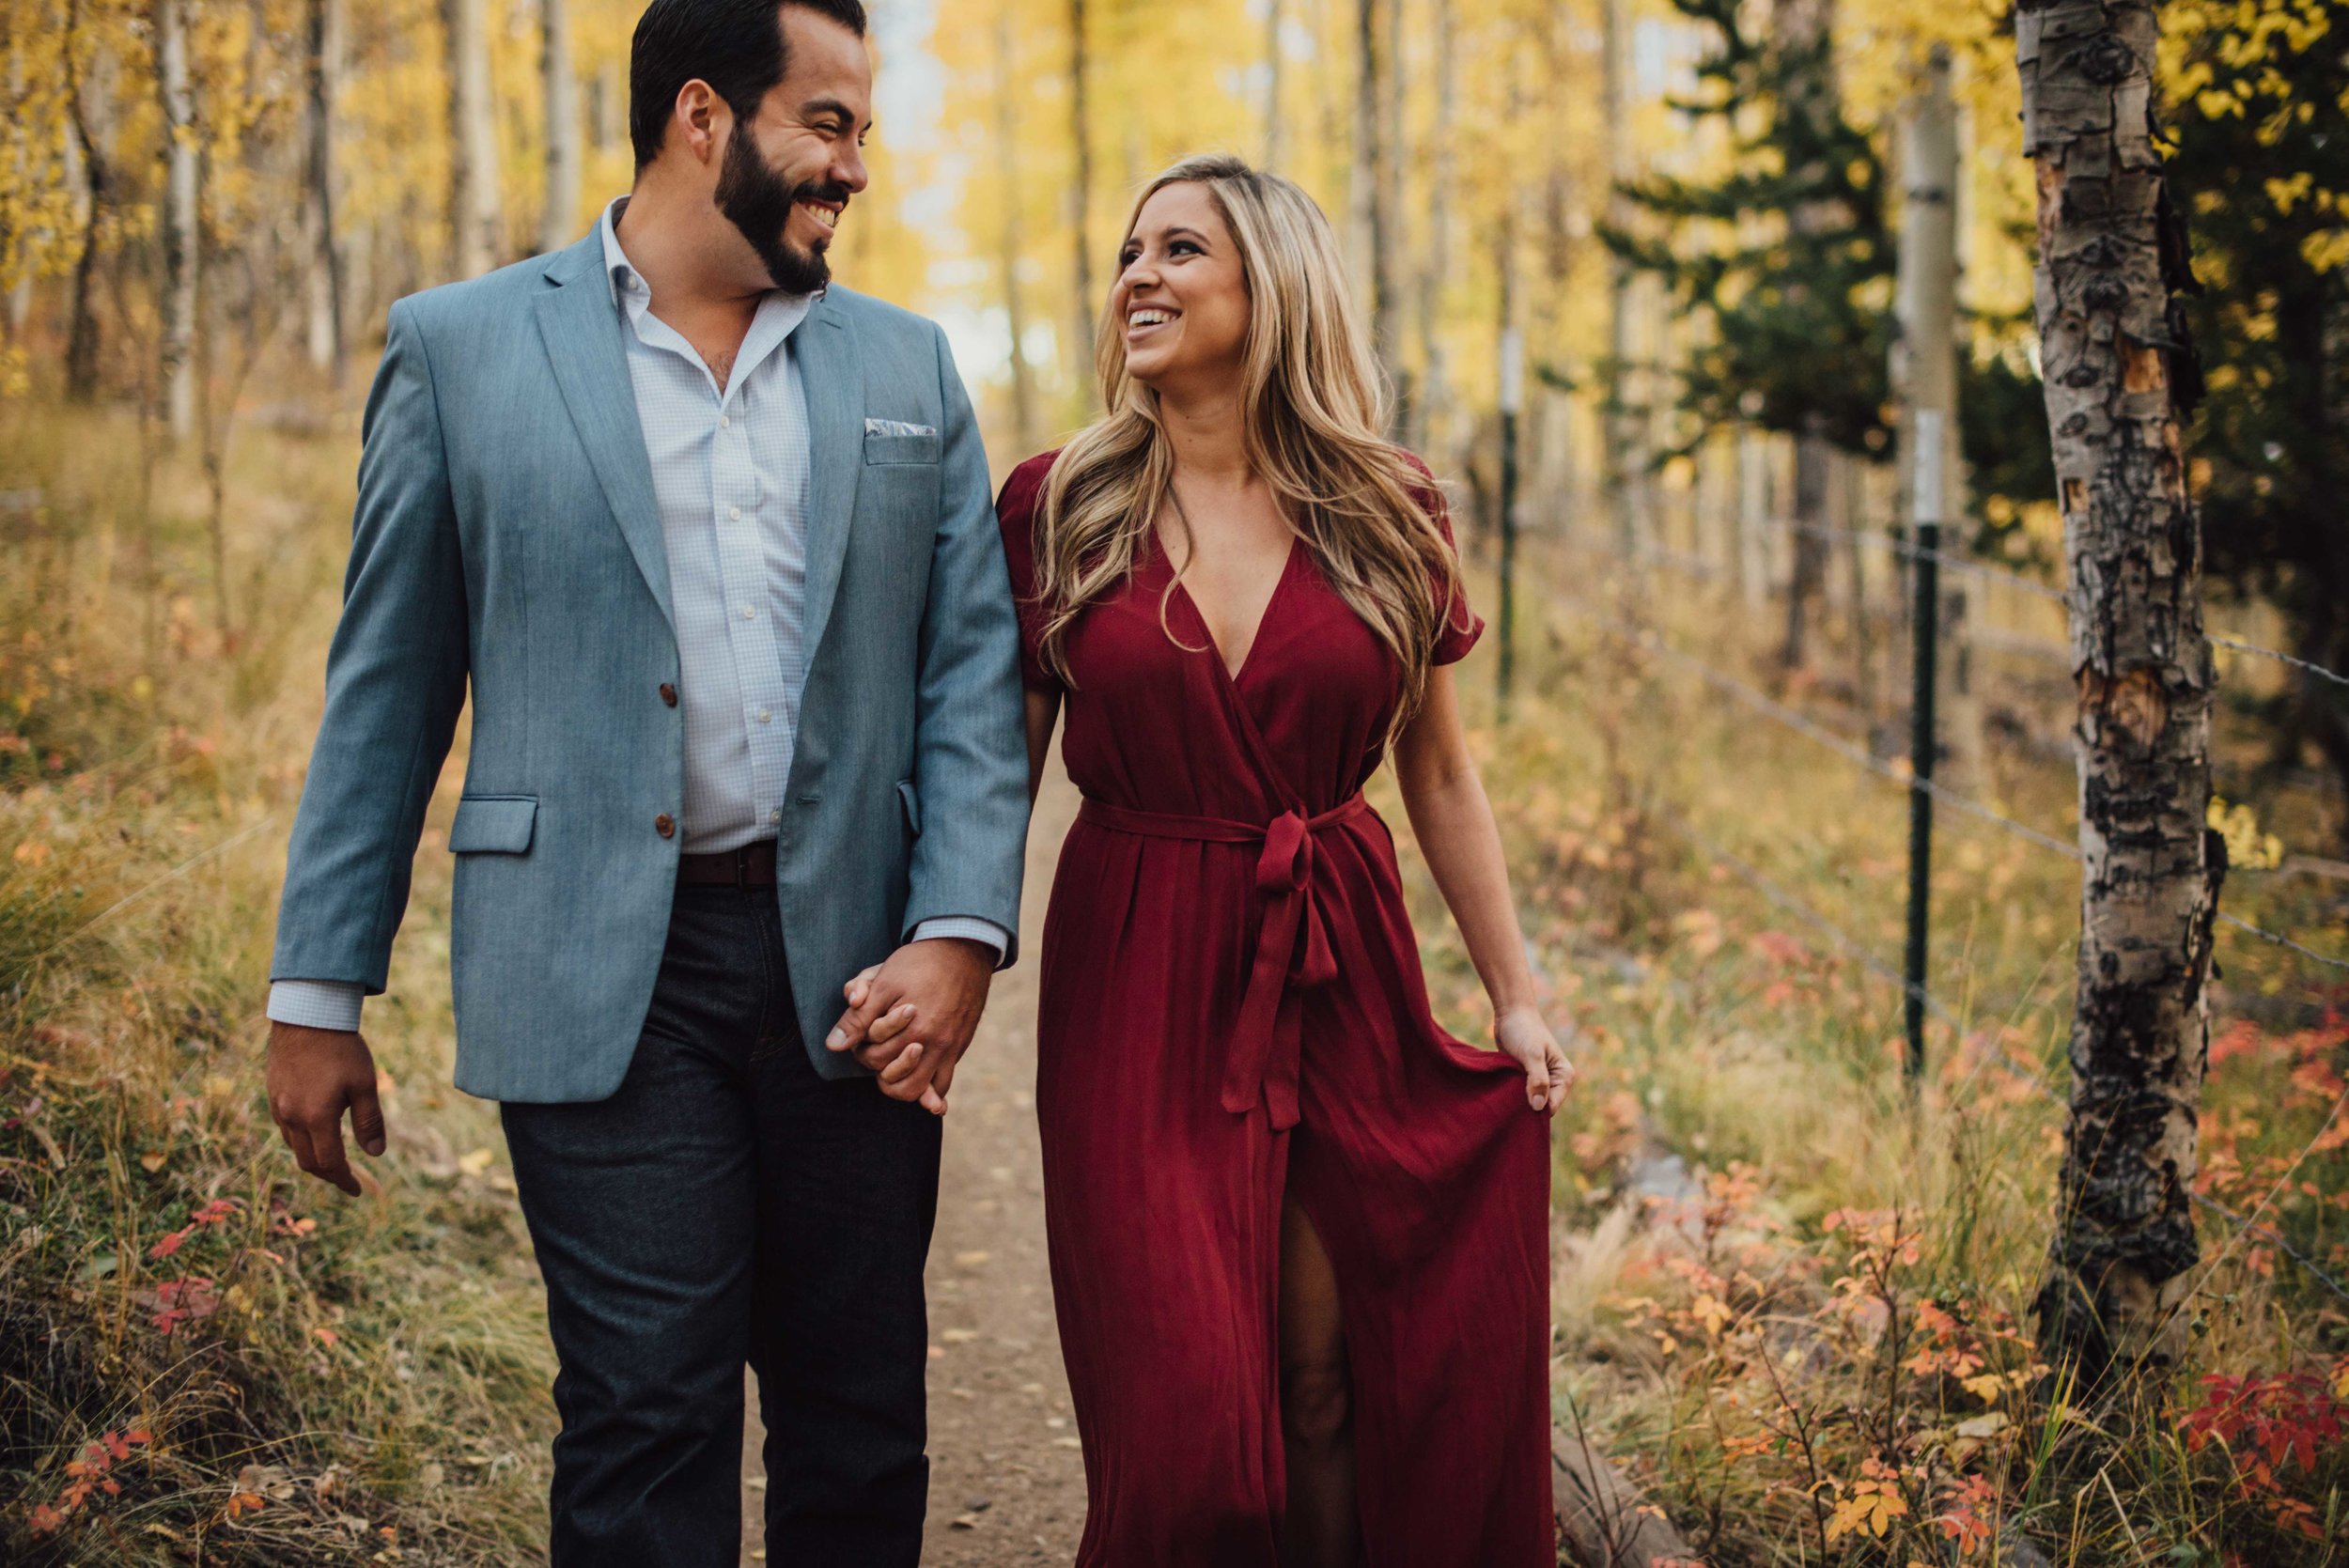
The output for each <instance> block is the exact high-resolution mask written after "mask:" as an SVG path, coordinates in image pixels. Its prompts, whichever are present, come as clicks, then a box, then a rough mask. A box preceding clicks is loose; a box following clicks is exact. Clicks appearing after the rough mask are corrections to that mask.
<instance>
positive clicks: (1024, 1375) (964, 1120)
mask: <svg viewBox="0 0 2349 1568" xmlns="http://www.w3.org/2000/svg"><path fill="white" fill-rule="evenodd" d="M1047 779H1048V782H1047V783H1046V784H1045V789H1044V796H1043V799H1042V800H1040V801H1039V802H1038V803H1037V806H1036V813H1035V823H1034V827H1033V828H1032V829H1031V830H1030V832H1029V835H1028V892H1027V897H1026V899H1025V900H1024V906H1025V908H1024V913H1023V917H1022V920H1021V930H1020V946H1021V950H1022V956H1021V959H1020V962H1019V965H1018V966H1017V967H1015V968H1014V969H1012V970H1010V971H1009V972H1007V973H1005V974H1003V975H1002V976H1000V977H999V978H998V979H997V981H996V984H995V989H994V992H993V995H992V997H991V998H990V1000H989V1001H988V1010H987V1019H986V1021H985V1022H984V1023H983V1024H982V1025H981V1026H980V1029H979V1037H978V1040H977V1042H976V1043H975V1044H974V1045H972V1048H971V1054H970V1055H969V1056H967V1057H966V1058H964V1063H963V1067H962V1070H961V1071H960V1072H959V1073H958V1074H957V1076H956V1079H955V1092H954V1112H953V1114H952V1115H951V1116H949V1117H948V1118H947V1125H946V1152H945V1169H944V1175H943V1179H942V1180H941V1183H940V1191H939V1203H938V1234H937V1238H936V1240H935V1241H933V1242H932V1244H931V1246H930V1266H929V1295H930V1379H929V1382H930V1518H929V1530H928V1534H927V1537H926V1545H925V1546H924V1549H923V1553H922V1560H923V1562H924V1563H925V1564H936V1565H938V1568H1012V1565H1015V1564H1017V1565H1020V1568H1026V1565H1028V1564H1033V1563H1066V1562H1069V1561H1071V1560H1074V1559H1075V1557H1076V1555H1077V1537H1078V1534H1079V1532H1080V1531H1081V1530H1082V1529H1083V1528H1084V1496H1085V1494H1084V1471H1083V1467H1082V1466H1081V1463H1080V1461H1079V1456H1078V1452H1077V1431H1076V1424H1075V1422H1074V1421H1072V1420H1071V1419H1070V1417H1069V1412H1068V1380H1067V1378H1066V1375H1064V1374H1063V1373H1062V1371H1061V1364H1060V1341H1059V1337H1058V1335H1057V1333H1056V1332H1055V1330H1054V1327H1053V1324H1052V1293H1051V1284H1050V1281H1049V1279H1048V1278H1047V1277H1046V1268H1045V1259H1044V1176H1043V1171H1042V1167H1041V1165H1040V1163H1039V1161H1038V1157H1037V1153H1036V1133H1035V1100H1034V1087H1035V973H1036V970H1035V960H1034V955H1035V953H1036V951H1037V949H1038V947H1039V946H1040V945H1041V943H1042V941H1043V930H1044V901H1045V894H1046V893H1047V892H1048V891H1049V890H1050V887H1051V875H1052V863H1053V860H1054V858H1055V857H1056V856H1057V855H1058V854H1059V853H1060V843H1061V839H1062V837H1063V836H1064V835H1065V834H1066V832H1067V831H1068V824H1069V822H1070V821H1071V820H1072V819H1073V818H1074V816H1075V815H1076V807H1077V800H1076V791H1075V790H1074V789H1073V788H1072V787H1071V786H1070V785H1069V784H1068V782H1067V780H1066V778H1065V777H1064V776H1062V774H1061V772H1060V767H1059V764H1058V762H1057V761H1055V762H1054V763H1053V765H1052V767H1051V768H1050V771H1049V773H1048V775H1047ZM744 1436H745V1441H744V1443H743V1459H742V1486H743V1499H742V1500H743V1506H742V1519H743V1527H742V1560H743V1562H744V1563H745V1564H748V1563H754V1562H764V1561H765V1557H764V1554H763V1553H762V1552H761V1551H760V1550H759V1527H758V1519H759V1516H760V1509H761V1503H762V1499H761V1498H760V1496H759V1490H760V1488H761V1487H762V1486H763V1485H764V1484H765V1480H764V1477H763V1475H762V1473H761V1468H760V1465H759V1459H758V1448H759V1441H760V1433H759V1427H758V1422H757V1418H756V1417H755V1415H754V1416H753V1417H752V1418H751V1420H750V1422H749V1428H748V1431H747V1432H746V1433H745V1435H744Z"/></svg>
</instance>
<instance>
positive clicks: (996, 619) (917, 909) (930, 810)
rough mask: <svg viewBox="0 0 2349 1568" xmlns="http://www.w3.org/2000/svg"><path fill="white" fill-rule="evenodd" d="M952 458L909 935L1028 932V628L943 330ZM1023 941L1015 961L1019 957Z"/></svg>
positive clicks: (933, 578) (933, 572)
mask: <svg viewBox="0 0 2349 1568" xmlns="http://www.w3.org/2000/svg"><path fill="white" fill-rule="evenodd" d="M932 333H933V334H934V341H935V343H936V345H937V352H938V375H939V389H940V395H941V401H942V403H943V405H944V420H945V429H944V432H943V434H944V451H943V456H942V458H941V463H940V472H939V497H940V505H941V508H942V510H943V516H941V519H940V520H939V529H938V536H937V542H936V543H935V545H934V546H933V547H932V549H931V551H930V583H929V596H928V601H927V604H926V608H925V610H924V613H923V616H922V630H921V639H922V641H921V650H920V657H921V675H920V680H921V688H920V691H919V692H918V694H917V698H916V705H915V724H916V729H915V731H914V753H913V754H914V764H913V768H914V788H915V791H916V792H917V793H918V794H919V795H920V797H921V801H922V822H923V829H922V832H921V834H920V836H919V837H917V838H916V839H915V840H914V843H913V867H912V879H911V892H910V896H909V898H908V900H907V904H906V917H905V920H906V925H907V927H908V929H909V930H910V929H911V928H912V927H914V926H916V925H918V924H921V923H923V922H925V921H928V920H933V919H939V918H941V917H948V916H963V917H973V918H976V919H980V920H985V921H987V922H989V923H990V924H994V925H995V926H997V927H998V928H999V929H1001V930H1002V931H1003V933H1004V934H1005V935H1006V936H1009V935H1010V934H1011V933H1013V932H1016V931H1017V930H1018V929H1019V877H1020V871H1021V867H1022V862H1023V861H1024V859H1025V857H1026V853H1027V838H1028V801H1027V788H1026V785H1027V757H1026V754H1025V753H1024V751H1023V750H1022V740H1021V734H1020V719H1019V692H1020V688H1019V619H1018V615H1017V613H1016V612H1015V610H1014V607H1013V604H1012V598H1011V577H1010V574H1009V573H1008V572H1006V571H1005V570H1004V568H1003V535H1002V533H1001V532H1000V531H999V530H998V529H997V527H996V524H995V503H994V496H993V490H992V489H991V488H990V486H989V484H988V470H987V451H986V448H985V447H984V446H982V445H981V444H980V440H979V427H978V421H977V419H976V418H974V417H973V416H972V411H971V400H970V397H969V396H968V394H966V393H965V392H964V390H963V385H962V378H961V376H960V375H958V374H957V372H956V370H955V364H954V358H953V355H952V354H951V353H950V352H949V350H948V349H947V347H946V334H944V333H942V332H939V331H937V329H935V328H933V329H932ZM1017 947H1018V943H1017V941H1016V939H1015V940H1014V941H1012V942H1011V943H1010V944H1008V945H1007V947H1006V949H1005V951H1004V953H1003V962H1004V963H1006V964H1008V963H1010V962H1011V961H1012V960H1013V959H1014V958H1015V957H1016V956H1017Z"/></svg>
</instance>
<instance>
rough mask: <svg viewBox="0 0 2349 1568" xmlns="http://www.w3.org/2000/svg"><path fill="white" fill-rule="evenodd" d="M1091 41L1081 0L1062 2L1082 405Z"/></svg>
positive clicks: (1088, 385) (1073, 366)
mask: <svg viewBox="0 0 2349 1568" xmlns="http://www.w3.org/2000/svg"><path fill="white" fill-rule="evenodd" d="M1090 66H1091V40H1090V39H1088V38H1087V37H1086V35H1085V0H1068V135H1069V140H1070V143H1071V145H1072V147H1073V149H1074V151H1075V153H1076V175H1075V178H1074V179H1071V180H1070V181H1069V182H1068V221H1069V226H1070V228H1071V230H1072V231H1073V232H1074V234H1075V236H1076V243H1075V245H1074V246H1073V247H1072V256H1071V259H1072V260H1073V261H1074V262H1075V263H1076V265H1075V267H1074V269H1073V271H1072V272H1071V273H1070V282H1071V283H1072V284H1073V286H1074V289H1075V298H1074V300H1073V301H1072V310H1073V315H1074V318H1075V323H1076V329H1077V330H1076V334H1075V335H1074V336H1073V337H1071V338H1070V339H1069V343H1068V357H1069V362H1070V370H1071V372H1072V374H1071V378H1070V379H1071V380H1073V381H1074V383H1075V385H1076V387H1077V389H1078V392H1077V395H1078V397H1079V399H1080V400H1081V403H1082V404H1083V406H1084V407H1086V408H1088V409H1089V408H1091V407H1092V406H1093V375H1092V369H1093V334H1094V325H1095V320H1094V316H1095V312H1096V310H1097V308H1098V305H1099V302H1097V300H1095V299H1094V297H1093V222H1092V219H1093V122H1092V107H1091V101H1090V94H1089V86H1088V78H1089V77H1090V75H1091V70H1090Z"/></svg>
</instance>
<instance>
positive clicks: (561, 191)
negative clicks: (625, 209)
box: [538, 0, 580, 252]
mask: <svg viewBox="0 0 2349 1568" xmlns="http://www.w3.org/2000/svg"><path fill="white" fill-rule="evenodd" d="M538 8H539V9H538V17H539V25H540V35H539V48H540V51H541V53H540V55H539V66H538V73H539V77H540V79H541V81H542V82H543V83H544V86H545V95H546V120H547V126H546V135H547V161H546V177H547V192H546V204H545V206H544V207H542V208H541V209H540V210H539V213H538V249H539V250H540V251H542V252H544V251H559V250H561V249H562V248H563V247H564V246H566V245H568V244H569V243H570V242H571V241H574V240H576V239H578V238H579V236H578V235H577V234H576V233H574V232H573V229H574V228H575V226H576V225H577V224H578V222H579V182H580V146H579V118H580V116H579V76H578V72H577V71H576V70H575V69H574V68H573V66H572V63H571V17H570V0H538Z"/></svg>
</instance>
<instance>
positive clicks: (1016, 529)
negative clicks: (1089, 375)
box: [995, 452, 1061, 693]
mask: <svg viewBox="0 0 2349 1568" xmlns="http://www.w3.org/2000/svg"><path fill="white" fill-rule="evenodd" d="M1058 456H1059V454H1058V453H1057V452H1047V453H1045V454H1044V455H1043V456H1042V457H1037V458H1029V459H1028V460H1027V461H1026V462H1024V463H1021V464H1020V465H1019V467H1018V468H1015V469H1013V470H1012V471H1011V475H1010V477H1009V478H1007V479H1005V480H1004V481H1003V491H1002V493H1001V494H999V495H998V496H996V498H995V520H996V523H997V525H998V526H999V527H1001V528H1002V529H1003V565H1004V566H1005V567H1009V568H1010V571H1011V592H1012V598H1013V599H1014V600H1015V601H1016V602H1017V603H1018V606H1019V679H1020V683H1021V684H1022V685H1024V686H1026V687H1027V689H1028V690H1029V691H1043V692H1051V693H1057V692H1059V691H1060V690H1061V683H1060V679H1059V677H1058V676H1056V675H1053V674H1052V672H1051V671H1050V670H1048V669H1046V668H1045V667H1044V663H1043V660H1040V659H1039V658H1038V657H1037V655H1036V649H1037V647H1038V646H1039V644H1041V642H1042V640H1043V631H1044V621H1045V615H1044V606H1043V604H1042V603H1041V602H1040V601H1039V600H1038V599H1037V598H1036V592H1035V577H1036V572H1035V522H1036V515H1037V513H1038V512H1039V511H1040V510H1041V509H1042V504H1043V497H1044V480H1045V476H1046V475H1047V474H1050V473H1051V472H1052V459H1053V458H1056V457H1058Z"/></svg>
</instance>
